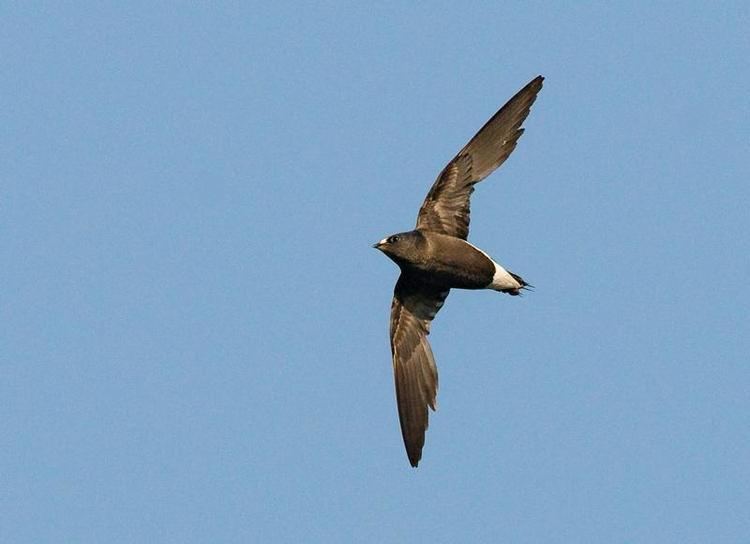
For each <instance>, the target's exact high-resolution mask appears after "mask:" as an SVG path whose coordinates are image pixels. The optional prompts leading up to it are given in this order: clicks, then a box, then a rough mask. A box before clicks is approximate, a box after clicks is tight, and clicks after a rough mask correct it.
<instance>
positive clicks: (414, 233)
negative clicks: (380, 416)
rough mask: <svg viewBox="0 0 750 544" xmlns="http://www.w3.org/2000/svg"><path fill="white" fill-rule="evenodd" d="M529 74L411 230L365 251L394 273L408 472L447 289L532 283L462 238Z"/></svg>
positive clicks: (517, 112)
mask: <svg viewBox="0 0 750 544" xmlns="http://www.w3.org/2000/svg"><path fill="white" fill-rule="evenodd" d="M543 81H544V77H542V76H541V75H540V76H537V77H535V78H534V79H532V80H531V81H530V82H529V83H527V84H526V85H525V86H524V87H523V88H522V89H521V90H520V91H518V92H517V93H516V94H515V95H514V96H513V97H512V98H511V99H510V100H508V102H507V103H506V104H505V105H504V106H503V107H502V108H500V109H499V110H498V111H497V112H496V113H495V114H494V115H493V116H492V117H491V118H490V120H489V121H487V123H485V125H484V126H483V127H482V128H481V129H479V132H477V133H476V135H475V136H474V137H473V138H472V139H471V140H469V143H467V144H466V146H464V147H463V149H461V150H460V151H459V152H458V154H456V156H455V157H454V158H453V159H452V160H451V161H450V162H449V163H448V164H447V165H446V166H445V168H443V170H442V171H441V172H440V174H439V175H438V177H437V179H436V180H435V182H434V183H433V185H432V187H431V188H430V190H429V192H428V193H427V196H426V197H425V199H424V202H423V203H422V206H421V207H420V209H419V213H418V215H417V224H416V228H414V229H413V230H411V231H408V232H400V233H397V234H392V235H390V236H388V237H386V238H383V239H382V240H380V241H379V242H378V243H376V244H374V245H373V247H374V248H376V249H378V250H380V251H381V252H383V253H384V254H385V255H386V256H388V257H389V258H390V259H391V260H392V261H394V262H395V263H396V264H397V265H398V267H399V268H400V275H399V278H398V280H397V281H396V287H395V289H394V292H393V299H392V301H391V312H390V340H391V354H392V359H393V373H394V381H395V386H396V404H397V406H398V415H399V422H400V425H401V435H402V437H403V440H404V446H405V448H406V454H407V457H408V458H409V463H410V464H411V466H412V467H417V466H418V464H419V461H420V460H421V458H422V449H423V447H424V442H425V432H426V431H427V426H428V423H429V412H428V408H430V409H432V410H433V411H434V410H435V409H436V401H437V389H438V372H437V366H436V365H435V357H434V356H433V353H432V349H431V348H430V344H429V342H428V340H427V335H428V334H429V333H430V324H431V322H432V320H433V319H434V318H435V315H436V314H437V313H438V311H439V310H440V308H442V306H443V304H444V303H445V299H446V297H447V296H448V293H449V292H450V290H451V289H491V290H494V291H498V292H500V293H506V294H508V295H512V296H516V295H519V294H521V291H522V290H525V289H530V288H531V287H532V286H531V285H529V284H528V283H527V282H526V281H524V279H523V278H521V276H519V275H518V274H515V273H513V272H511V271H509V270H506V269H505V268H504V267H503V266H501V265H500V264H499V263H497V262H496V261H495V260H493V258H492V257H490V256H489V255H488V254H487V253H486V252H484V251H483V250H481V249H479V248H478V247H475V246H474V245H472V244H471V243H469V242H468V241H467V236H468V234H469V204H470V202H469V200H470V197H471V194H472V193H473V192H474V185H476V184H477V183H479V182H480V181H482V180H483V179H485V178H486V177H487V176H489V175H490V174H491V173H492V172H493V171H494V170H495V169H497V168H498V167H499V166H500V165H501V164H503V162H505V160H506V159H507V158H508V156H510V154H511V153H512V152H513V150H514V149H515V147H516V144H517V143H518V139H519V138H520V137H521V135H522V134H523V132H524V129H523V128H521V125H522V124H523V122H524V120H525V119H526V117H527V116H528V115H529V112H530V110H531V106H532V104H533V103H534V101H535V100H536V97H537V95H538V94H539V91H540V90H541V89H542V84H543Z"/></svg>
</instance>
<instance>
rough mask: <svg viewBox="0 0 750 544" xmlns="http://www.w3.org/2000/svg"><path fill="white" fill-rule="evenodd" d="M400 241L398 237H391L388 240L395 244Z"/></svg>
mask: <svg viewBox="0 0 750 544" xmlns="http://www.w3.org/2000/svg"><path fill="white" fill-rule="evenodd" d="M398 240H399V237H398V236H391V237H390V238H388V243H389V244H395V243H396V242H398Z"/></svg>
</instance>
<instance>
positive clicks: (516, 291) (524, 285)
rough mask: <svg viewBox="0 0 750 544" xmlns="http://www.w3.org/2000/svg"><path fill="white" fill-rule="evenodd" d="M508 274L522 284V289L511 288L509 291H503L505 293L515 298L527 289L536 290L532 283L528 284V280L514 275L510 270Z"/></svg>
mask: <svg viewBox="0 0 750 544" xmlns="http://www.w3.org/2000/svg"><path fill="white" fill-rule="evenodd" d="M508 274H510V275H511V276H512V277H513V279H514V280H516V281H517V282H518V283H519V284H520V287H512V288H509V289H503V290H502V292H503V293H508V294H509V295H512V296H514V297H515V296H518V295H520V294H521V290H522V289H525V290H527V291H530V290H533V289H534V286H533V285H531V284H530V283H528V282H527V281H526V280H524V279H523V278H522V277H521V276H519V275H518V274H514V273H513V272H511V271H510V270H508Z"/></svg>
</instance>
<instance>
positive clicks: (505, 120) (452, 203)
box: [417, 76, 544, 240]
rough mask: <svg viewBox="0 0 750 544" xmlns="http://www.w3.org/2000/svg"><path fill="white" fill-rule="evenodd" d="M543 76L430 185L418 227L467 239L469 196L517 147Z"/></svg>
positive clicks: (498, 114) (499, 115)
mask: <svg viewBox="0 0 750 544" xmlns="http://www.w3.org/2000/svg"><path fill="white" fill-rule="evenodd" d="M542 81H544V78H543V77H542V76H537V77H535V78H534V79H533V80H531V81H530V82H529V83H528V84H527V85H526V86H525V87H524V88H523V89H521V90H520V91H518V92H517V93H516V94H515V96H513V98H511V99H510V100H508V102H507V103H506V104H505V105H504V106H503V107H502V108H500V110H499V111H498V112H497V113H496V114H495V115H493V116H492V118H491V119H490V120H489V121H487V123H486V124H485V125H484V126H483V127H482V128H481V129H480V130H479V132H477V134H476V135H475V136H474V137H473V138H472V139H471V140H469V143H468V144H466V146H465V147H464V148H463V149H462V150H461V151H459V152H458V155H456V156H455V158H454V159H453V160H452V161H451V162H449V163H448V165H447V166H446V167H445V168H444V169H443V171H442V172H441V173H440V175H439V176H438V178H437V180H435V183H434V184H433V185H432V188H431V189H430V192H429V193H427V197H426V198H425V200H424V202H423V203H422V207H421V208H420V209H419V215H418V216H417V228H418V229H422V230H429V231H433V232H440V233H442V234H447V235H449V236H455V237H457V238H462V239H464V240H465V239H466V237H467V236H468V234H469V212H470V210H469V197H470V196H471V193H473V192H474V185H475V184H476V183H479V182H480V181H482V180H483V179H484V178H486V177H487V176H489V175H490V174H491V173H492V172H493V171H494V170H495V169H496V168H497V167H499V166H500V165H501V164H503V162H505V159H507V158H508V156H509V155H510V154H511V153H512V152H513V150H514V149H515V148H516V143H517V142H518V138H520V137H521V134H523V129H522V128H521V124H522V123H523V122H524V120H525V119H526V117H527V116H528V115H529V110H530V108H531V105H532V104H533V103H534V100H536V96H537V94H538V93H539V91H540V90H541V89H542Z"/></svg>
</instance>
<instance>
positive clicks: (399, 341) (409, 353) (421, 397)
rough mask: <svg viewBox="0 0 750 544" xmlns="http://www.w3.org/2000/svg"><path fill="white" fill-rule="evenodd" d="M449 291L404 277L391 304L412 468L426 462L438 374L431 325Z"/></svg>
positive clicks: (398, 388)
mask: <svg viewBox="0 0 750 544" xmlns="http://www.w3.org/2000/svg"><path fill="white" fill-rule="evenodd" d="M448 291H449V290H448V289H438V288H433V287H425V286H423V285H418V284H417V283H416V282H413V281H411V280H410V278H409V277H408V275H405V274H404V273H402V274H401V276H400V277H399V279H398V282H396V289H395V290H394V293H393V302H392V303H391V352H392V354H393V374H394V378H395V381H396V402H397V404H398V417H399V420H400V422H401V435H402V436H403V438H404V446H406V453H407V455H408V457H409V462H410V463H411V466H413V467H416V466H417V464H418V463H419V460H420V459H421V458H422V447H423V446H424V435H425V431H426V430H427V425H428V412H427V407H428V406H429V407H430V408H432V409H433V410H434V409H435V400H436V398H437V388H438V374H437V366H435V358H434V357H433V355H432V349H430V344H429V342H428V341H427V335H428V334H429V333H430V322H431V321H432V319H433V318H434V317H435V314H437V312H438V310H440V308H441V307H442V306H443V302H444V301H445V298H446V297H447V296H448Z"/></svg>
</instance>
